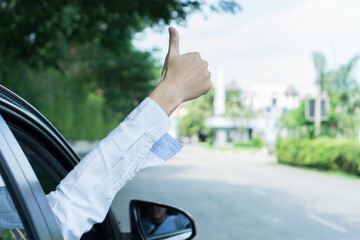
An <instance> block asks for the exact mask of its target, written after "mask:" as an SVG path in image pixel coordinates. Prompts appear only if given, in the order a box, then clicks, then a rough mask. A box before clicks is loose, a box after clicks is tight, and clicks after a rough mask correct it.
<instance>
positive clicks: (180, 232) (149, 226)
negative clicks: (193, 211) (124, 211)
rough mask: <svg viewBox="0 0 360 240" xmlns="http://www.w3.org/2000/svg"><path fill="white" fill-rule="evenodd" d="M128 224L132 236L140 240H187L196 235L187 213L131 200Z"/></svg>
mask: <svg viewBox="0 0 360 240" xmlns="http://www.w3.org/2000/svg"><path fill="white" fill-rule="evenodd" d="M130 222H131V232H132V234H134V235H135V236H137V237H139V238H140V239H142V240H156V239H169V240H170V239H171V240H187V239H192V238H194V237H195V235H196V228H195V223H194V220H193V218H192V217H191V216H190V214H189V213H187V212H185V211H183V210H181V209H179V208H175V207H172V206H168V205H164V204H161V203H155V202H148V201H142V200H131V202H130Z"/></svg>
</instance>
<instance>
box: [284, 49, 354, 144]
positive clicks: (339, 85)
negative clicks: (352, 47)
mask: <svg viewBox="0 0 360 240" xmlns="http://www.w3.org/2000/svg"><path fill="white" fill-rule="evenodd" d="M313 60H314V65H315V68H316V69H317V70H319V71H320V83H321V88H322V89H321V90H322V91H323V92H326V93H327V94H328V96H329V98H330V109H329V112H328V115H329V120H327V121H325V122H322V124H321V134H322V135H327V136H331V137H345V138H356V137H357V132H358V128H359V124H360V122H359V114H360V86H359V84H358V82H357V81H356V79H355V78H354V76H353V74H352V73H353V70H354V68H355V66H356V64H357V62H358V60H359V56H355V57H353V58H352V59H350V61H349V62H348V63H346V64H344V65H342V66H340V67H339V68H337V69H326V59H325V57H324V56H323V55H322V54H321V53H314V54H313ZM304 106H305V102H303V103H302V104H301V105H300V107H299V108H298V109H294V110H290V111H287V112H285V113H284V115H283V116H282V118H281V123H282V125H283V127H285V128H287V129H290V131H291V132H292V133H293V134H292V136H310V137H313V131H314V128H313V122H307V121H306V120H305V107H304ZM304 130H305V131H304Z"/></svg>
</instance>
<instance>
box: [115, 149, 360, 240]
mask: <svg viewBox="0 0 360 240" xmlns="http://www.w3.org/2000/svg"><path fill="white" fill-rule="evenodd" d="M131 199H143V200H149V201H157V202H162V203H166V204H169V205H172V206H176V207H180V208H182V209H184V210H186V211H188V212H190V213H191V215H192V216H193V218H194V219H195V223H196V227H197V232H198V234H197V237H196V238H195V239H204V240H230V239H231V240H232V239H234V240H238V239H247V240H248V239H254V240H259V239H266V240H271V239H274V240H275V239H276V240H288V239H295V240H296V239H299V240H300V239H301V240H304V239H310V240H312V239H313V240H319V239H326V240H335V239H336V240H337V239H339V240H340V239H341V240H350V239H351V240H352V239H354V240H355V239H357V240H358V239H360V180H357V179H351V178H345V177H340V176H334V175H329V174H325V173H320V172H315V171H309V170H304V169H299V168H294V167H290V166H284V165H280V164H277V163H276V158H275V157H274V156H269V155H267V154H265V153H261V152H257V153H252V152H221V151H215V150H208V149H205V148H202V147H200V146H196V145H186V146H185V147H184V149H183V150H182V151H181V152H180V153H179V154H178V155H177V156H176V157H175V158H174V159H172V160H170V161H169V162H167V163H165V164H163V165H161V166H157V167H152V168H148V169H146V170H144V171H142V172H141V173H139V174H138V175H137V176H136V177H135V178H134V179H133V180H132V181H131V182H129V183H128V184H127V185H126V186H125V187H124V188H123V189H122V190H121V191H120V192H119V193H118V195H117V196H116V198H115V200H114V202H113V206H112V208H113V209H114V210H115V212H116V215H117V217H118V219H119V221H120V225H121V229H122V230H125V231H130V226H129V223H128V219H129V217H128V203H129V201H130V200H131Z"/></svg>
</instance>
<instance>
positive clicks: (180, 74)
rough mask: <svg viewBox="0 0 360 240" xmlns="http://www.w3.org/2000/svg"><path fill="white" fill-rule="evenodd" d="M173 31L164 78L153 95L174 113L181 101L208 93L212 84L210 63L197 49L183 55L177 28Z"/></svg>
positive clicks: (162, 76)
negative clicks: (208, 68) (203, 58)
mask: <svg viewBox="0 0 360 240" xmlns="http://www.w3.org/2000/svg"><path fill="white" fill-rule="evenodd" d="M169 33H170V39H169V50H168V53H167V55H166V59H165V63H164V67H163V71H162V74H161V79H160V82H159V84H158V86H157V87H156V88H155V90H154V91H153V92H152V93H151V94H150V96H149V97H150V98H151V99H153V100H154V101H155V102H157V103H158V105H159V106H160V107H161V108H162V109H163V110H164V111H165V112H166V113H167V114H168V115H169V116H170V115H171V113H172V112H173V111H174V110H175V109H176V108H177V107H178V106H179V105H180V104H181V103H183V102H185V101H188V100H192V99H195V98H197V97H200V96H201V95H203V94H205V93H207V92H208V91H209V90H210V89H211V85H212V84H211V81H210V76H211V74H210V72H209V71H208V70H207V67H208V63H207V62H206V61H204V60H202V59H201V57H200V54H199V53H196V52H191V53H187V54H182V55H181V54H180V53H179V35H178V33H177V31H176V29H175V28H172V27H170V28H169Z"/></svg>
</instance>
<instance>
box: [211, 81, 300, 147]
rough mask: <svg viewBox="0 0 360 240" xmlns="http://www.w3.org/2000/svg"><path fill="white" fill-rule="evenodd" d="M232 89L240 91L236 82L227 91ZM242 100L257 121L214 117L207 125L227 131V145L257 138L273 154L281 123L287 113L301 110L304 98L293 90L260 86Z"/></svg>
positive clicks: (247, 92)
mask: <svg viewBox="0 0 360 240" xmlns="http://www.w3.org/2000/svg"><path fill="white" fill-rule="evenodd" d="M215 87H216V86H215ZM229 88H231V90H234V89H236V88H235V87H234V82H231V83H230V84H228V85H227V86H226V90H229ZM241 98H242V103H243V104H244V105H245V106H246V107H248V108H251V109H252V110H254V112H255V113H256V114H255V115H256V117H254V118H249V119H245V118H243V119H232V118H229V117H223V116H214V117H211V118H209V119H207V121H206V125H207V126H208V127H213V128H216V129H217V128H219V129H220V130H221V129H222V131H226V133H227V142H234V141H249V140H251V139H252V138H253V137H255V136H257V135H260V136H261V138H262V139H263V141H265V143H266V144H267V146H268V147H269V148H270V150H272V149H273V148H274V145H275V141H276V137H277V134H278V132H279V128H278V120H279V119H280V117H281V116H282V114H283V113H284V112H285V111H286V110H290V109H295V108H297V107H298V106H299V104H300V98H299V96H298V94H297V93H296V91H295V89H294V88H293V87H287V86H283V85H274V84H258V85H253V86H252V87H251V88H250V89H249V90H246V91H244V92H243V93H242V94H241ZM215 142H216V141H215ZM222 143H224V141H222Z"/></svg>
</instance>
